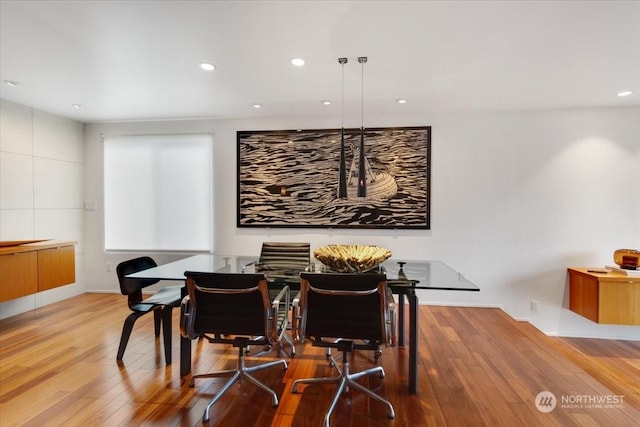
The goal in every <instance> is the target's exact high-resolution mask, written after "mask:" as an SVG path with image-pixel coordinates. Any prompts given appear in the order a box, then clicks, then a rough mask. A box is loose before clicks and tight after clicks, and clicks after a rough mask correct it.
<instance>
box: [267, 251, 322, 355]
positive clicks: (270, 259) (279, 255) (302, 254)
mask: <svg viewBox="0 0 640 427" xmlns="http://www.w3.org/2000/svg"><path fill="white" fill-rule="evenodd" d="M310 264H311V245H310V243H309V242H263V243H262V249H261V250H260V259H259V260H258V262H257V263H256V272H260V271H272V272H278V271H282V272H284V273H291V272H294V273H296V274H297V273H298V272H300V271H307V270H308V268H309V265H310ZM272 293H273V291H272ZM272 299H273V295H272ZM299 301H300V292H298V291H297V290H296V291H294V292H293V298H291V299H290V304H291V319H290V320H289V319H288V318H287V323H286V324H284V327H285V328H290V329H291V335H292V336H293V338H294V339H297V338H298V324H299V319H300V311H299V309H298V305H299ZM283 313H285V314H286V315H287V316H288V312H283ZM285 330H286V329H283V330H282V331H279V333H280V335H281V337H283V338H284V339H285V340H286V341H287V342H289V344H290V345H291V349H292V350H291V356H292V357H293V356H295V354H296V352H295V346H294V345H293V341H292V340H291V339H290V338H289V337H288V336H287V335H285V334H284V332H285Z"/></svg>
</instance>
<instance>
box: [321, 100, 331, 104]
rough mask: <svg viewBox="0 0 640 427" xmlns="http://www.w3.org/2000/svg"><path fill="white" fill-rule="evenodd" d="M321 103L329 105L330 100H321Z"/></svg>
mask: <svg viewBox="0 0 640 427" xmlns="http://www.w3.org/2000/svg"><path fill="white" fill-rule="evenodd" d="M322 105H331V101H329V100H328V99H325V100H324V101H322Z"/></svg>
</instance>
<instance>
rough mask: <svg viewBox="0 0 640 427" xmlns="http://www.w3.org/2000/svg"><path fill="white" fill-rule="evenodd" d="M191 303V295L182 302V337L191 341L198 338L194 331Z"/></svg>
mask: <svg viewBox="0 0 640 427" xmlns="http://www.w3.org/2000/svg"><path fill="white" fill-rule="evenodd" d="M191 309H192V307H191V301H190V300H189V295H187V296H185V297H184V298H182V302H180V335H182V336H183V337H184V338H189V339H191V340H193V339H196V338H198V336H199V335H198V334H194V331H193V316H192V313H191Z"/></svg>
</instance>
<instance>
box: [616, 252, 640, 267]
mask: <svg viewBox="0 0 640 427" xmlns="http://www.w3.org/2000/svg"><path fill="white" fill-rule="evenodd" d="M613 262H615V263H616V264H618V266H620V268H622V269H625V270H636V269H638V268H640V251H638V250H636V249H618V250H616V251H615V252H614V253H613Z"/></svg>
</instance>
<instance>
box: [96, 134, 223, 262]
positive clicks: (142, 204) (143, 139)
mask: <svg viewBox="0 0 640 427" xmlns="http://www.w3.org/2000/svg"><path fill="white" fill-rule="evenodd" d="M211 145H212V143H211V135H144V136H118V137H108V138H107V137H105V139H104V214H105V218H104V219H105V249H106V250H111V251H117V250H146V251H209V250H210V249H211V240H212V199H213V197H212V196H213V195H212V187H213V185H212V172H211V165H212V149H211Z"/></svg>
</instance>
